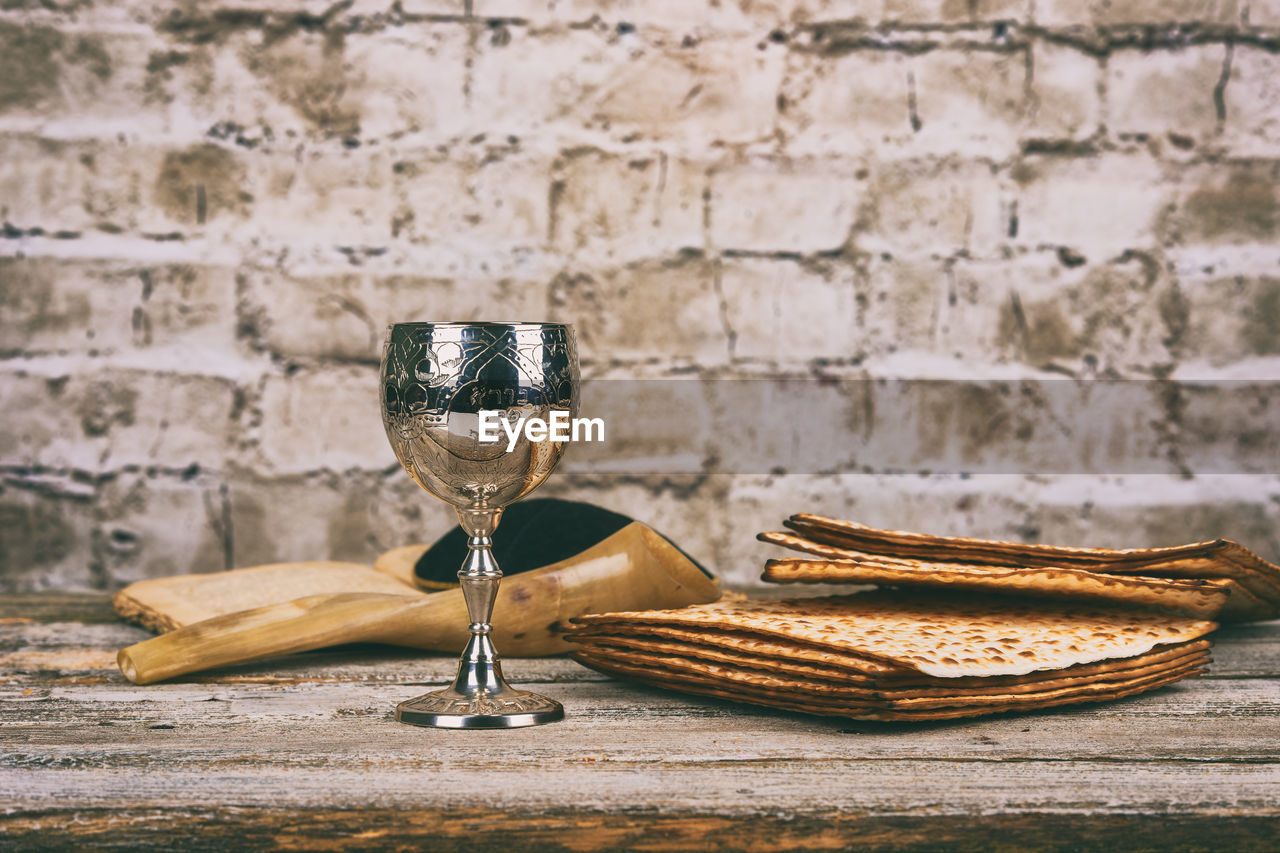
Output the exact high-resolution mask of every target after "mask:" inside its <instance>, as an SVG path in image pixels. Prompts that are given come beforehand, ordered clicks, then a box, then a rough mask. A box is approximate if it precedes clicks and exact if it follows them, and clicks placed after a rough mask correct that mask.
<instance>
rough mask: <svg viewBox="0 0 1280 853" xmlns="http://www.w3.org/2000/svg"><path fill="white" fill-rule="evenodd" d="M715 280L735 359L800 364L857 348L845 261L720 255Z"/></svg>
mask: <svg viewBox="0 0 1280 853" xmlns="http://www.w3.org/2000/svg"><path fill="white" fill-rule="evenodd" d="M720 281H721V285H720V286H721V290H722V292H723V294H724V302H725V316H726V319H727V321H728V325H729V328H730V329H731V330H732V334H733V337H734V349H733V354H734V357H735V358H737V359H746V360H752V361H767V362H773V363H785V364H796V363H800V364H802V363H804V362H806V361H809V360H811V359H818V358H821V359H831V360H844V359H848V358H851V357H852V356H854V355H855V354H856V353H857V347H858V345H859V342H858V340H857V337H856V335H854V334H852V332H853V329H854V312H855V299H856V293H855V284H854V276H853V270H852V269H851V268H850V267H848V266H847V265H844V264H836V263H831V264H826V263H817V262H816V263H812V264H799V263H796V262H794V261H787V260H777V259H773V258H741V259H737V258H735V259H726V261H725V262H724V267H723V269H722V270H721V274H720Z"/></svg>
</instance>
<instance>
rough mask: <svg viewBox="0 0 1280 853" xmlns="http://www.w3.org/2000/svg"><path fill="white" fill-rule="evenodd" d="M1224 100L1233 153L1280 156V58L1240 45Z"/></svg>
mask: <svg viewBox="0 0 1280 853" xmlns="http://www.w3.org/2000/svg"><path fill="white" fill-rule="evenodd" d="M1251 13H1252V12H1251ZM1251 19H1252V18H1251ZM1277 25H1280V14H1277ZM1223 100H1224V106H1225V107H1226V113H1227V115H1226V121H1225V124H1224V128H1223V132H1224V135H1225V138H1226V140H1227V141H1228V144H1229V145H1230V147H1231V148H1232V150H1233V151H1238V152H1240V153H1242V154H1252V155H1254V156H1259V155H1260V156H1264V157H1266V156H1270V157H1275V156H1277V154H1280V56H1278V55H1276V54H1274V53H1269V52H1267V51H1265V50H1259V49H1257V48H1254V47H1247V46H1245V45H1237V46H1236V47H1235V50H1234V53H1233V54H1232V57H1231V79H1230V81H1229V82H1228V83H1227V88H1226V90H1225V92H1224V93H1223Z"/></svg>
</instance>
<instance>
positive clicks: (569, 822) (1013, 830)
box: [0, 806, 1280, 853]
mask: <svg viewBox="0 0 1280 853" xmlns="http://www.w3.org/2000/svg"><path fill="white" fill-rule="evenodd" d="M1278 832H1280V820H1278V819H1277V818H1275V817H1273V816H1269V815H1232V814H1223V815H1215V816H1214V817H1213V819H1212V820H1206V819H1205V818H1204V817H1202V816H1200V815H1176V814H1175V815H1091V816H1090V817H1089V819H1088V820H1082V819H1081V818H1080V816H1079V815H1070V814H1065V815H1064V814H1042V813H1030V814H998V815H927V814H917V815H862V814H856V813H844V812H837V813H830V814H814V815H779V814H776V813H769V812H767V811H765V812H759V813H756V814H750V815H735V816H732V817H726V816H722V815H703V814H693V813H688V812H685V813H680V814H661V813H657V812H645V811H639V810H632V811H627V812H621V813H619V812H593V811H587V810H582V809H572V810H571V809H562V810H557V811H553V812H545V813H541V814H537V815H523V814H512V813H510V812H505V811H494V810H490V809H478V808H462V809H453V810H450V811H447V812H440V811H434V810H431V809H391V808H361V809H322V810H270V809H248V808H243V807H239V806H237V807H231V808H226V807H212V806H210V807H206V808H202V809H198V810H192V811H189V812H181V813H175V812H174V811H171V810H167V809H135V810H130V811H125V812H119V811H115V810H111V809H78V810H74V811H71V810H64V811H60V812H46V813H42V814H40V815H38V816H29V815H21V814H19V815H8V816H5V815H0V833H3V836H4V839H5V842H6V844H7V845H9V846H10V849H14V850H50V851H63V850H68V849H77V850H83V849H95V850H96V849H112V850H114V849H124V850H148V851H152V850H154V851H175V853H179V851H180V853H202V851H223V850H228V849H245V848H251V849H258V848H271V849H283V850H338V849H358V850H373V851H381V850H406V849H410V850H416V849H430V850H438V851H444V852H445V853H452V852H453V851H458V853H461V851H477V850H507V849H511V848H518V849H520V850H522V851H529V853H561V851H573V853H582V851H589V850H673V851H697V853H701V851H722V850H725V851H728V850H743V851H761V853H765V851H767V852H768V853H776V851H784V850H826V851H829V850H841V849H854V850H881V851H899V852H900V853H911V852H912V851H936V850H941V849H945V850H950V851H958V853H967V851H989V850H992V849H1002V850H1020V851H1031V853H1065V852H1066V851H1078V850H1145V851H1169V850H1198V851H1218V850H1233V851H1240V853H1273V851H1274V850H1275V839H1276V835H1277V833H1278Z"/></svg>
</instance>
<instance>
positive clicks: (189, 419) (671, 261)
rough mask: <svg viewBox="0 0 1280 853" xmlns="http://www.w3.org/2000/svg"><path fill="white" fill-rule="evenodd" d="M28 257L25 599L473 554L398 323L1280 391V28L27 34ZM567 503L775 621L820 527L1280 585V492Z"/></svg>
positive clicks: (420, 18) (19, 10) (313, 24)
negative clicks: (616, 513)
mask: <svg viewBox="0 0 1280 853" xmlns="http://www.w3.org/2000/svg"><path fill="white" fill-rule="evenodd" d="M0 221H2V222H3V225H2V226H0V354H2V357H3V360H2V361H0V389H3V400H4V411H3V414H0V419H2V420H0V465H3V467H4V470H3V477H4V480H3V488H2V490H0V588H9V589H30V588H45V587H65V588H89V587H92V588H113V587H116V586H119V585H120V584H123V583H126V582H128V581H131V580H135V579H138V578H141V577H147V576H155V575H161V574H166V573H173V572H179V571H189V570H195V571H207V570H217V569H222V568H225V567H232V566H240V565H250V564H255V563H262V562H268V561H276V560H291V559H306V558H336V559H355V560H371V559H372V557H373V556H375V555H376V554H377V553H379V552H380V551H381V550H382V549H385V548H388V547H392V546H395V545H399V544H403V543H405V542H409V541H414V540H421V539H423V538H431V537H434V536H436V535H438V534H439V533H441V532H443V530H444V529H445V527H447V526H448V525H449V524H450V523H451V522H450V514H449V512H448V511H447V510H446V509H445V508H444V507H443V506H442V505H439V504H437V503H434V502H433V501H432V500H431V499H430V498H428V497H427V496H426V495H423V494H421V493H420V492H418V491H417V489H416V487H414V486H413V485H412V484H411V483H410V482H409V481H408V478H407V477H405V476H404V475H403V474H402V473H401V472H400V471H399V470H398V469H397V468H396V466H395V462H394V459H393V458H392V457H391V454H390V451H389V449H388V446H387V443H386V440H385V438H384V436H383V434H382V430H381V425H380V423H379V420H378V414H377V409H376V404H375V392H374V387H375V375H376V359H377V355H378V346H379V339H380V335H381V328H382V326H383V324H385V323H386V322H388V321H390V320H395V319H407V318H425V317H437V318H441V317H446V316H447V317H450V318H482V317H495V316H498V315H501V316H503V317H512V316H520V317H530V318H537V317H547V318H551V319H557V320H564V321H572V322H575V323H576V324H578V326H579V334H580V340H581V344H582V351H583V356H584V371H585V372H586V374H587V375H591V376H645V377H651V378H652V377H664V376H686V377H687V376H691V375H692V376H735V375H752V376H761V375H764V376H788V375H794V376H805V375H814V374H815V373H819V372H827V373H831V374H833V375H839V376H869V377H881V376H913V377H933V376H957V375H992V374H993V372H994V373H998V374H1000V375H1009V376H1040V375H1063V374H1066V375H1075V376H1093V375H1098V376H1112V377H1133V378H1143V377H1151V376H1170V375H1195V376H1201V377H1215V376H1223V377H1241V376H1245V377H1253V378H1258V377H1263V378H1272V379H1274V378H1278V377H1280V240H1278V239H1277V238H1278V236H1280V2H1277V0H1238V2H1232V0H1221V2H1202V3H1192V2H1183V0H1178V2H1155V0H1111V2H1083V0H1082V2H1066V0H1003V2H1002V0H968V2H961V0H945V2H939V3H927V2H912V0H881V2H865V3H855V2H840V0H828V1H827V2H824V0H777V2H769V1H768V0H761V2H752V0H737V2H734V0H720V2H710V3H708V2H700V0H678V2H671V1H669V0H662V2H659V0H633V2H626V0H617V1H616V2H605V0H596V2H592V0H563V2H534V0H467V2H462V0H402V2H397V3H386V2H371V0H347V2H342V3H336V4H333V5H328V4H325V3H312V2H307V1H306V0H303V2H300V3H283V2H278V0H261V2H253V0H211V2H161V3H156V4H152V3H141V2H137V0H122V2H114V3H112V2H93V0H66V2H59V1H58V0H48V2H36V0H9V2H5V3H0ZM1170 417H1172V415H1171V416H1170ZM1172 426H1176V424H1173V425H1172ZM1222 428H1223V429H1226V430H1228V431H1229V430H1230V429H1231V425H1230V424H1229V423H1225V424H1223V425H1222ZM540 494H545V495H551V494H559V495H565V496H573V497H580V498H585V499H590V500H595V501H598V502H600V503H602V504H605V505H607V506H611V507H614V508H617V509H620V510H623V511H627V512H630V513H632V514H635V515H637V516H638V517H640V518H643V519H645V520H647V521H650V522H651V523H652V524H654V526H656V527H658V528H659V529H662V530H664V531H666V532H668V533H669V534H670V535H672V537H673V538H675V539H676V540H677V541H678V542H680V543H681V544H682V545H683V546H685V547H686V548H687V549H688V550H690V551H691V552H692V553H694V554H695V555H697V556H699V557H701V558H703V559H705V560H706V561H708V563H709V564H710V565H712V566H714V567H715V568H717V569H718V570H719V571H720V572H721V573H722V574H723V575H724V576H726V577H727V578H728V579H730V580H731V581H734V582H737V583H749V582H751V581H752V579H753V578H755V577H756V576H757V574H758V571H759V567H760V562H761V559H762V557H763V555H764V548H763V546H759V545H757V544H756V543H754V542H753V540H752V536H753V534H754V533H755V532H756V531H757V530H759V529H763V528H766V527H771V526H774V525H775V524H776V523H777V521H778V520H779V519H780V518H781V517H783V516H785V515H786V514H788V513H790V512H792V511H797V510H825V511H827V512H830V513H832V514H840V515H847V516H851V517H856V518H859V519H862V520H865V521H868V522H870V523H885V524H893V525H897V526H901V527H907V528H920V529H930V530H940V531H953V532H969V533H973V534H978V535H996V536H1006V537H1007V536H1015V537H1023V538H1030V539H1040V540H1044V541H1062V542H1067V543H1085V542H1098V543H1110V544H1115V545H1140V544H1164V543H1173V542H1180V541H1185V540H1187V539H1188V538H1192V537H1201V536H1216V535H1228V536H1233V537H1236V538H1239V539H1241V540H1243V541H1245V542H1246V543H1248V544H1250V545H1251V546H1253V547H1255V548H1257V549H1258V550H1260V551H1262V552H1263V553H1264V554H1266V555H1268V556H1271V557H1273V558H1274V557H1277V556H1280V534H1278V533H1277V532H1276V531H1277V529H1278V528H1277V521H1280V478H1277V477H1275V476H1272V475H1269V474H1267V473H1265V471H1264V472H1261V473H1255V474H1253V475H1248V476H1245V475H1235V476H1194V477H1188V476H1185V475H1182V476H1180V475H1179V474H1178V473H1177V472H1176V471H1175V470H1172V469H1171V471H1170V474H1169V475H1167V476H1142V477H1135V476H1127V477H1124V476H1079V475H1078V476H1066V475H1058V476H1037V475H1022V476H1018V475H989V476H971V477H962V476H954V475H936V474H935V475H920V474H912V475H901V474H891V473H888V472H884V471H878V470H876V469H875V466H874V465H870V466H866V467H864V469H863V470H860V471H859V472H858V473H847V474H829V475H825V476H819V475H803V474H797V473H790V474H786V473H781V474H769V475H766V474H752V475H738V476H730V475H721V474H701V475H687V476H659V475H648V476H644V475H629V476H607V475H603V474H599V473H591V472H581V471H580V472H578V473H573V472H572V471H569V470H566V471H565V472H562V473H559V474H557V475H556V476H555V477H553V478H552V480H551V481H549V482H548V484H547V485H546V486H545V487H544V489H543V490H541V491H540Z"/></svg>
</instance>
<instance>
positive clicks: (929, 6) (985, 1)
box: [882, 0, 1031, 24]
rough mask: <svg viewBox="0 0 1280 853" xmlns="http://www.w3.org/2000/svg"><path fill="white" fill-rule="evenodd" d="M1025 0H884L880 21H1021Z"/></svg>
mask: <svg viewBox="0 0 1280 853" xmlns="http://www.w3.org/2000/svg"><path fill="white" fill-rule="evenodd" d="M1030 6H1031V3H1030V2H1029V1H1028V0H977V2H974V3H969V2H964V3H955V2H952V3H939V2H937V0H885V4H884V12H883V17H882V20H884V21H892V22H899V23H904V24H960V23H968V22H978V21H992V20H1021V19H1023V18H1025V17H1026V16H1027V14H1028V10H1029V7H1030Z"/></svg>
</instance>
